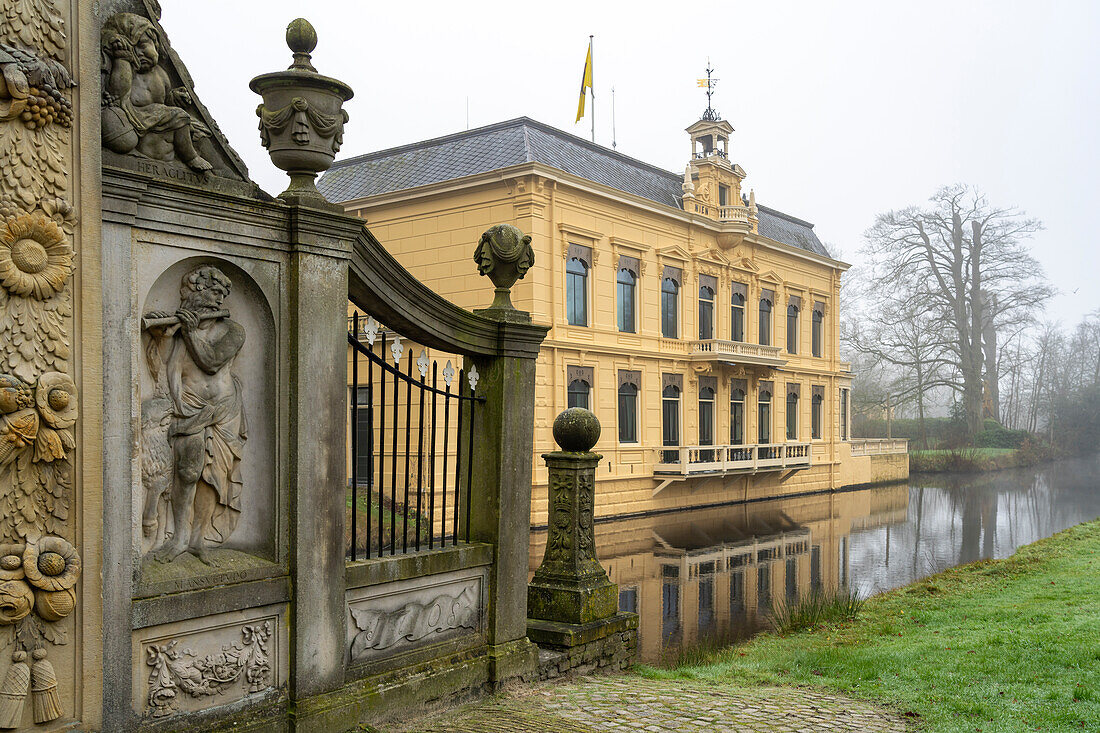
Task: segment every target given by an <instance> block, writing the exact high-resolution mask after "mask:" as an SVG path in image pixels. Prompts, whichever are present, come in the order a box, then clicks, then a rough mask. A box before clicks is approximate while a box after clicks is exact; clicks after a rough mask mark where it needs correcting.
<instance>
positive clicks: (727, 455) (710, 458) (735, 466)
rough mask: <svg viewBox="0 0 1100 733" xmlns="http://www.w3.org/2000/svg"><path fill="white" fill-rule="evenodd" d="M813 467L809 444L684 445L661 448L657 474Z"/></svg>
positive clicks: (736, 471)
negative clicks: (811, 465)
mask: <svg viewBox="0 0 1100 733" xmlns="http://www.w3.org/2000/svg"><path fill="white" fill-rule="evenodd" d="M809 466H810V444H809V443H796V442H790V443H767V444H759V445H681V446H667V447H664V448H658V449H657V461H656V463H655V464H654V466H653V473H654V474H655V475H661V476H699V475H708V476H722V475H726V474H733V473H760V472H761V471H784V470H788V469H798V468H809Z"/></svg>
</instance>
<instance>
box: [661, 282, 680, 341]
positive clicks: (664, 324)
mask: <svg viewBox="0 0 1100 733" xmlns="http://www.w3.org/2000/svg"><path fill="white" fill-rule="evenodd" d="M679 289H680V288H679V287H678V286H677V285H676V281H675V280H673V279H672V278H670V277H666V278H665V279H664V280H663V281H662V282H661V335H662V336H664V337H665V338H666V339H674V338H676V337H677V332H676V320H677V319H676V299H677V294H678V292H677V291H679Z"/></svg>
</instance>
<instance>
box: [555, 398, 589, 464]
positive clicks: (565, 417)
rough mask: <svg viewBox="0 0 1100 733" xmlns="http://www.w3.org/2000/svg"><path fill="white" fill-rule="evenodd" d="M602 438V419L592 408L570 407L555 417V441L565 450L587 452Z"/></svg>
mask: <svg viewBox="0 0 1100 733" xmlns="http://www.w3.org/2000/svg"><path fill="white" fill-rule="evenodd" d="M599 439H600V420H599V418H597V417H596V416H595V415H594V414H593V413H592V412H591V411H590V410H586V409H584V408H583V407H570V408H569V409H568V410H564V411H562V412H561V414H559V415H558V416H557V417H556V418H554V441H555V442H556V443H557V444H558V446H559V447H560V448H561V449H562V450H563V451H568V452H570V453H587V452H588V451H590V450H592V446H594V445H596V441H597V440H599Z"/></svg>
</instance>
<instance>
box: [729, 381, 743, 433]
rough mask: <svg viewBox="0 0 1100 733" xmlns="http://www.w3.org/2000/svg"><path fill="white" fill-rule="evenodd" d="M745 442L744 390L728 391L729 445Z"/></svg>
mask: <svg viewBox="0 0 1100 733" xmlns="http://www.w3.org/2000/svg"><path fill="white" fill-rule="evenodd" d="M744 442H745V390H743V389H733V390H731V391H730V445H741V444H742V443H744Z"/></svg>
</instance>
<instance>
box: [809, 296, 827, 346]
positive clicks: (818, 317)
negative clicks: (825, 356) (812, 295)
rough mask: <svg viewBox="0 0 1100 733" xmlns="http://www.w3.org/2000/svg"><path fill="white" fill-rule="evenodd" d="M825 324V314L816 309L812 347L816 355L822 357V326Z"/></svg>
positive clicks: (811, 340) (811, 338)
mask: <svg viewBox="0 0 1100 733" xmlns="http://www.w3.org/2000/svg"><path fill="white" fill-rule="evenodd" d="M824 324H825V314H824V313H822V312H821V311H819V310H817V309H816V308H815V309H814V317H813V329H812V331H811V332H810V349H811V352H812V353H813V355H814V356H816V357H818V358H820V357H821V341H822V328H823V327H824Z"/></svg>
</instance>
